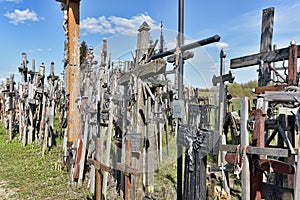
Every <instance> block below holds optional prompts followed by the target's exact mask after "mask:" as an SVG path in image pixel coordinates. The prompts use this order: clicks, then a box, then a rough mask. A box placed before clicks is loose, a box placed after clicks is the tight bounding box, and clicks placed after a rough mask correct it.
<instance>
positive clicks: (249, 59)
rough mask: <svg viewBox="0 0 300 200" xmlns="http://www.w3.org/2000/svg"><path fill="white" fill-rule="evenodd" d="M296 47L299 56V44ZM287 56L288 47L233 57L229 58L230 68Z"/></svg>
mask: <svg viewBox="0 0 300 200" xmlns="http://www.w3.org/2000/svg"><path fill="white" fill-rule="evenodd" d="M297 47H298V58H299V57H300V45H298V46H297ZM288 58H289V47H286V48H283V49H278V50H273V51H270V52H264V53H257V54H252V55H249V56H243V57H240V58H233V59H231V60H230V69H238V68H243V67H249V66H254V65H258V64H260V63H261V61H262V60H263V61H264V62H266V63H270V62H278V61H282V60H287V59H288Z"/></svg>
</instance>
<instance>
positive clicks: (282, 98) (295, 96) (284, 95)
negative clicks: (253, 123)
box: [262, 91, 300, 102]
mask: <svg viewBox="0 0 300 200" xmlns="http://www.w3.org/2000/svg"><path fill="white" fill-rule="evenodd" d="M262 96H263V97H264V100H265V101H275V102H298V100H300V92H276V91H268V92H265V94H263V95H262Z"/></svg>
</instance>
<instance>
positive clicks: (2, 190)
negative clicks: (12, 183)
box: [0, 181, 15, 200]
mask: <svg viewBox="0 0 300 200" xmlns="http://www.w3.org/2000/svg"><path fill="white" fill-rule="evenodd" d="M6 185H7V184H6V182H4V181H0V199H2V200H6V199H7V200H8V199H9V200H10V199H13V198H12V196H13V195H14V194H15V191H13V190H11V189H8V188H7V187H6Z"/></svg>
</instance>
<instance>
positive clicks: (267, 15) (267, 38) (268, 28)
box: [258, 7, 274, 86]
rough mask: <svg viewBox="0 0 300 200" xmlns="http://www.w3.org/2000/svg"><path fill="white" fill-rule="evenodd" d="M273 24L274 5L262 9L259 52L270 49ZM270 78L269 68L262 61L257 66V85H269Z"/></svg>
mask: <svg viewBox="0 0 300 200" xmlns="http://www.w3.org/2000/svg"><path fill="white" fill-rule="evenodd" d="M273 24H274V7H271V8H267V9H264V10H263V13H262V26H261V39H260V53H262V52H270V51H271V50H272V38H273ZM270 78H271V70H270V69H269V64H268V63H267V62H265V61H264V63H261V64H260V66H259V76H258V86H266V85H269V82H270Z"/></svg>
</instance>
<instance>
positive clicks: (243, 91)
mask: <svg viewBox="0 0 300 200" xmlns="http://www.w3.org/2000/svg"><path fill="white" fill-rule="evenodd" d="M257 86H258V83H257V81H256V80H254V81H249V82H247V83H241V84H240V83H237V82H233V83H232V84H227V87H228V92H229V94H231V95H232V97H249V98H250V99H253V98H255V97H256V96H257V95H256V94H255V93H253V92H252V91H253V88H255V87H257Z"/></svg>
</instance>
